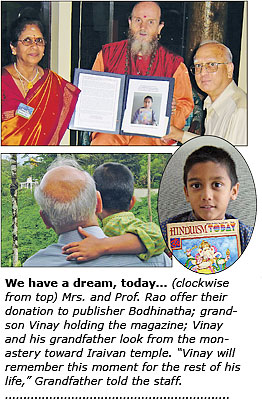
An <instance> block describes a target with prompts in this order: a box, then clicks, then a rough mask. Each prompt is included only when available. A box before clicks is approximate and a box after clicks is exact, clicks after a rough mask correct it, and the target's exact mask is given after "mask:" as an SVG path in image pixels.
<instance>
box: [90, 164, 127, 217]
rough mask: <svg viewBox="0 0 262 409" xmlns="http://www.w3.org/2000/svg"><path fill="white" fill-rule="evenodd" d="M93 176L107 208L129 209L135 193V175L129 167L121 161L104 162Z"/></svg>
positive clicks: (104, 206)
mask: <svg viewBox="0 0 262 409" xmlns="http://www.w3.org/2000/svg"><path fill="white" fill-rule="evenodd" d="M93 178H94V180H95V183H96V189H97V190H98V191H99V192H100V194H101V197H102V202H103V208H104V209H105V210H118V211H128V210H129V206H130V202H131V199H132V196H133V193H134V177H133V175H132V173H131V171H130V170H129V169H128V167H126V166H125V165H123V164H121V163H115V162H108V163H104V164H103V165H100V166H98V168H96V170H95V171H94V174H93Z"/></svg>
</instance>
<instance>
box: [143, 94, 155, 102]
mask: <svg viewBox="0 0 262 409" xmlns="http://www.w3.org/2000/svg"><path fill="white" fill-rule="evenodd" d="M146 99H151V101H152V102H154V100H153V97H151V96H150V95H147V96H146V97H145V98H144V101H145V100H146Z"/></svg>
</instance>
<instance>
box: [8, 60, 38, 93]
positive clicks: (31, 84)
mask: <svg viewBox="0 0 262 409" xmlns="http://www.w3.org/2000/svg"><path fill="white" fill-rule="evenodd" d="M14 68H15V70H16V72H17V74H18V75H19V79H20V82H21V84H22V87H23V89H24V85H23V82H22V81H21V79H22V78H23V79H24V80H25V81H26V82H27V90H24V91H25V93H27V92H28V91H29V90H30V89H31V88H33V82H34V81H35V79H36V78H37V76H38V74H39V71H38V68H37V69H36V74H35V76H34V78H33V79H32V80H28V79H27V78H26V77H24V76H23V74H21V72H20V71H18V69H17V66H16V63H15V62H14Z"/></svg>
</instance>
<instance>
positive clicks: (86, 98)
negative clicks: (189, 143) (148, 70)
mask: <svg viewBox="0 0 262 409" xmlns="http://www.w3.org/2000/svg"><path fill="white" fill-rule="evenodd" d="M174 81H175V80H174V78H165V77H143V76H133V75H122V74H114V73H107V72H98V71H91V70H83V69H78V68H77V69H76V70H75V74H74V84H75V85H76V86H77V87H78V88H80V89H81V93H80V95H79V98H78V102H77V104H76V108H75V111H74V114H73V116H72V119H71V122H70V125H69V128H70V129H76V130H84V131H97V132H102V133H113V134H114V133H115V134H125V135H142V136H150V137H158V138H161V137H163V136H165V135H167V134H168V133H169V129H170V117H171V109H172V108H171V105H172V99H173V91H174ZM145 100H148V101H149V103H146V101H145Z"/></svg>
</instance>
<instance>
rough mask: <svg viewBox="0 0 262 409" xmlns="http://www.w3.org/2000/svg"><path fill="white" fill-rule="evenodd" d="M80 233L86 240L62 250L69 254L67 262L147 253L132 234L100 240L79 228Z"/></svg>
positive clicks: (68, 245) (70, 244)
mask: <svg viewBox="0 0 262 409" xmlns="http://www.w3.org/2000/svg"><path fill="white" fill-rule="evenodd" d="M78 231H79V233H80V234H81V235H82V236H83V237H84V240H82V241H79V242H74V243H69V244H67V245H66V246H64V247H63V248H62V251H63V254H69V256H68V257H67V260H72V259H77V261H87V260H94V259H96V258H98V257H100V256H103V255H105V254H140V253H144V252H145V251H146V247H145V246H144V244H143V243H142V242H141V240H140V239H139V237H138V236H136V235H135V234H132V233H126V234H123V235H121V236H115V237H105V238H103V239H98V238H97V237H95V236H93V235H92V234H88V233H86V231H85V230H84V229H82V227H78Z"/></svg>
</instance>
